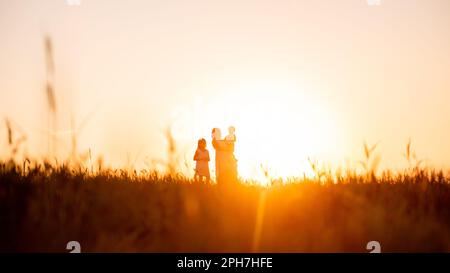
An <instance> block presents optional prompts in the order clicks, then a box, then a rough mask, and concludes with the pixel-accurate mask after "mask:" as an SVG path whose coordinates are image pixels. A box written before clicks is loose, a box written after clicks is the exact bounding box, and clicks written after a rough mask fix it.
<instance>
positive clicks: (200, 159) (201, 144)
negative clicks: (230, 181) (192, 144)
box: [194, 138, 210, 182]
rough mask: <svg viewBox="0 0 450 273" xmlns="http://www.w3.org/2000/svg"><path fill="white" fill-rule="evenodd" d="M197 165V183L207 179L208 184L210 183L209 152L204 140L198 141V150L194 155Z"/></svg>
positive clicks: (195, 176) (195, 177)
mask: <svg viewBox="0 0 450 273" xmlns="http://www.w3.org/2000/svg"><path fill="white" fill-rule="evenodd" d="M194 161H195V162H196V164H195V175H194V179H195V181H199V182H202V181H203V177H205V179H206V182H209V179H210V175H209V163H208V162H209V152H208V150H207V149H206V140H205V139H204V138H202V139H199V140H198V144H197V150H196V151H195V155H194Z"/></svg>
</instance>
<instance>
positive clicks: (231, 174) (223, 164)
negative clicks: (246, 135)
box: [211, 128, 237, 185]
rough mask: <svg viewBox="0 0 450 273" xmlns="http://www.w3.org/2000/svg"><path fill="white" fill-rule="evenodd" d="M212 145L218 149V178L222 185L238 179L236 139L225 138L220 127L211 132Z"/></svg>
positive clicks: (216, 159)
mask: <svg viewBox="0 0 450 273" xmlns="http://www.w3.org/2000/svg"><path fill="white" fill-rule="evenodd" d="M211 136H212V146H213V147H214V149H215V151H216V157H215V161H216V179H217V183H218V184H221V185H225V184H233V183H235V182H236V181H237V163H236V158H235V157H234V141H229V140H223V139H222V136H221V132H220V129H219V128H214V129H213V130H212V133H211Z"/></svg>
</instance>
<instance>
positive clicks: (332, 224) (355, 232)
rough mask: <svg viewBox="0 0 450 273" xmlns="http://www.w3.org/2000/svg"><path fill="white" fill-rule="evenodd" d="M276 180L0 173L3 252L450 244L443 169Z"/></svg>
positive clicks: (446, 247)
mask: <svg viewBox="0 0 450 273" xmlns="http://www.w3.org/2000/svg"><path fill="white" fill-rule="evenodd" d="M291 182H292V183H289V184H276V185H273V186H271V187H261V186H255V185H244V184H240V185H236V186H231V187H223V186H220V185H215V184H209V185H207V184H196V183H193V182H192V181H190V180H188V179H186V178H184V177H171V176H159V175H158V174H156V173H141V174H133V173H131V174H130V173H129V172H125V171H119V170H116V171H112V170H107V171H102V172H99V173H96V174H91V175H90V174H89V173H88V171H82V170H78V171H74V170H69V169H68V168H65V167H58V168H55V167H50V166H47V167H45V166H44V165H36V166H33V167H27V168H26V169H25V171H24V170H23V169H22V168H21V167H19V166H17V165H15V166H12V165H10V164H6V163H5V164H2V165H1V170H0V242H1V243H0V251H3V252H4V251H7V252H10V251H24V252H35V251H36V252H67V250H66V248H65V247H66V244H67V242H69V241H73V240H75V241H79V242H80V244H81V248H82V252H250V251H252V252H368V251H367V250H366V244H367V242H369V241H372V240H375V241H379V242H380V244H381V250H382V252H397V251H411V252H417V251H419V252H430V251H447V252H448V251H450V210H449V208H450V183H449V179H448V178H446V176H445V175H444V174H442V173H439V172H432V171H426V170H422V171H416V172H414V173H411V174H398V175H382V176H379V177H378V178H374V177H372V178H370V179H369V178H367V177H366V176H356V175H355V176H351V177H345V178H340V179H338V180H334V181H328V182H327V181H322V182H320V183H319V182H318V181H315V180H308V179H306V180H293V181H291Z"/></svg>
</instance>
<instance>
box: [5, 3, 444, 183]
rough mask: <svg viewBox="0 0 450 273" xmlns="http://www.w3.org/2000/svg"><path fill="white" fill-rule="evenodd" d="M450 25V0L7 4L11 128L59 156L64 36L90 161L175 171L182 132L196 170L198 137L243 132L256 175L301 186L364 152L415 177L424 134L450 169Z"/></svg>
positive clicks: (37, 148) (64, 126) (64, 119)
mask: <svg viewBox="0 0 450 273" xmlns="http://www.w3.org/2000/svg"><path fill="white" fill-rule="evenodd" d="M449 26H450V1H448V0H429V1H425V0H381V5H379V6H369V5H368V4H367V2H366V0H347V1H335V0H326V1H325V0H320V1H301V0H283V1H278V0H277V1H276V0H239V1H237V0H227V1H219V0H217V1H211V0H145V1H144V0H143V1H136V0H134V1H133V0H130V1H119V0H108V1H100V0H81V5H79V6H69V5H67V4H66V1H65V0H48V1H40V0H29V1H24V0H14V1H7V0H0V37H1V38H0V39H1V42H0V75H1V76H0V117H1V118H4V117H8V118H10V119H11V120H12V121H13V122H14V123H15V124H17V125H19V126H20V127H22V128H23V130H24V131H25V133H26V134H27V136H28V141H27V143H26V146H27V150H28V152H29V153H30V154H32V155H35V156H38V155H45V154H46V152H47V135H46V130H47V98H46V95H45V92H44V84H45V75H46V73H45V55H44V46H43V36H44V35H45V34H48V35H49V36H51V38H52V40H53V46H54V58H55V66H56V75H55V78H56V99H57V108H58V110H57V111H58V130H60V131H66V130H68V129H70V116H71V114H73V116H74V117H75V120H76V123H77V124H80V123H82V121H83V120H84V118H85V117H86V116H89V119H88V122H87V123H86V126H85V127H84V129H83V130H82V131H81V132H80V134H79V148H80V151H81V152H83V151H86V150H87V149H89V148H90V149H91V151H92V153H93V154H94V156H97V155H100V154H102V155H103V156H104V158H105V160H106V162H108V163H109V164H112V165H113V166H120V165H123V164H126V162H127V161H132V162H135V163H136V165H137V166H138V167H139V166H140V167H143V166H145V164H144V162H149V161H152V160H154V159H164V158H165V149H166V142H165V139H164V130H165V127H167V126H168V125H169V124H172V125H173V133H174V135H175V138H176V139H177V140H178V141H179V144H180V151H181V153H182V157H186V159H187V160H188V162H189V164H193V162H192V161H191V159H192V155H193V150H194V149H195V147H196V142H197V139H198V138H200V137H204V138H207V139H208V143H210V142H209V139H210V131H211V128H212V127H220V128H221V129H222V130H223V131H224V133H225V131H226V128H227V127H228V125H235V127H236V135H237V139H238V144H237V145H238V146H237V152H236V154H237V155H236V156H237V158H238V159H239V169H240V172H241V174H243V175H244V176H247V177H249V176H252V175H254V172H257V171H258V170H259V168H260V167H259V166H260V164H263V165H264V166H269V168H270V169H271V172H272V173H273V174H274V175H294V174H299V173H302V172H305V171H307V169H308V167H307V164H308V163H307V158H308V157H311V158H313V159H316V160H318V161H320V162H328V163H329V164H331V165H333V166H337V165H344V164H345V162H348V161H349V162H353V163H354V162H356V161H358V160H360V159H361V158H362V157H363V154H362V144H363V141H364V140H367V142H368V143H369V144H373V143H376V142H378V141H380V144H379V148H378V149H379V150H378V151H379V153H380V154H381V156H382V166H383V167H389V168H400V167H404V166H405V159H404V158H403V157H402V154H403V152H404V147H405V144H406V142H407V141H408V138H409V137H411V138H412V141H413V147H414V149H415V150H416V152H417V154H418V155H419V157H421V158H423V159H427V160H428V163H429V164H431V165H434V166H436V167H446V168H447V167H450V157H449V156H448V155H449V154H450V141H449V135H450V107H448V102H450V75H449V71H450V27H449ZM6 141H7V140H6V130H5V126H4V122H2V123H1V126H0V149H2V150H3V151H6V150H5V148H6ZM59 141H60V143H59V144H58V151H59V154H60V157H67V155H68V154H69V152H70V138H69V136H68V135H61V136H60V137H59ZM209 149H210V152H211V154H213V150H212V148H211V147H210V145H209ZM3 154H5V152H3ZM211 167H213V164H211Z"/></svg>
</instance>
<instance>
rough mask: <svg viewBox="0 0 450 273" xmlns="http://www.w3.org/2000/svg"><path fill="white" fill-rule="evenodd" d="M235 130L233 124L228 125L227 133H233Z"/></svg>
mask: <svg viewBox="0 0 450 273" xmlns="http://www.w3.org/2000/svg"><path fill="white" fill-rule="evenodd" d="M235 130H236V129H235V128H234V126H230V127H228V133H229V134H230V135H233V134H234V131H235Z"/></svg>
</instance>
